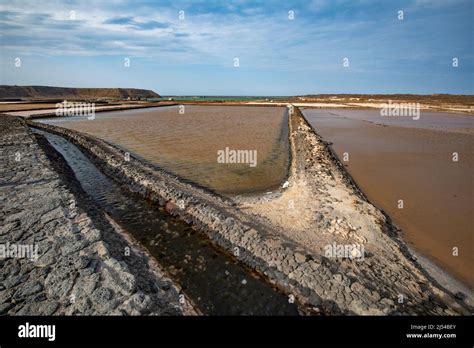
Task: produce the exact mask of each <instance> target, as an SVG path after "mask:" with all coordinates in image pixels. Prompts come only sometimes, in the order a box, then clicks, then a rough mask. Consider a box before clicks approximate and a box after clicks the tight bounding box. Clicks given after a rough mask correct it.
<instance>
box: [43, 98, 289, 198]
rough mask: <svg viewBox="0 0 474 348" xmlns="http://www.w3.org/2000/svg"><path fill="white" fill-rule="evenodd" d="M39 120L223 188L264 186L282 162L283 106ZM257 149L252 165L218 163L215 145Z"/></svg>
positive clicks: (271, 183)
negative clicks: (103, 141) (91, 137)
mask: <svg viewBox="0 0 474 348" xmlns="http://www.w3.org/2000/svg"><path fill="white" fill-rule="evenodd" d="M43 122H47V123H54V124H57V125H59V126H61V127H67V128H70V129H74V130H78V131H81V132H85V133H88V134H91V135H94V136H97V137H100V138H102V139H104V140H107V141H109V142H112V143H115V144H117V145H120V146H122V147H124V148H126V149H128V150H130V151H131V152H134V153H136V154H138V155H139V156H141V157H143V158H145V159H147V160H149V161H151V162H153V163H155V164H158V165H160V166H162V167H163V168H165V169H167V170H169V171H171V172H174V173H176V174H178V175H180V176H182V177H184V178H186V179H189V180H191V181H193V182H196V183H198V184H200V185H203V186H206V187H209V188H211V189H213V190H215V191H217V192H220V193H223V194H240V193H249V192H255V191H264V190H269V189H272V188H274V187H277V186H278V185H280V184H281V182H282V181H284V178H285V176H286V174H287V167H288V140H287V138H288V124H287V116H286V112H285V108H277V107H237V106H191V105H186V106H181V107H166V108H154V109H147V110H127V111H120V112H107V113H98V114H96V119H95V120H90V121H89V120H87V119H85V118H76V119H71V118H62V119H60V120H59V119H49V120H43ZM226 148H229V149H230V150H250V151H256V152H257V165H256V166H255V167H254V166H250V165H249V164H245V163H241V164H233V163H218V161H217V157H218V151H220V150H225V149H226Z"/></svg>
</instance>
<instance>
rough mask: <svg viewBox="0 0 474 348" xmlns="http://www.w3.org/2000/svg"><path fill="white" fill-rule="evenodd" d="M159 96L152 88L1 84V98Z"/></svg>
mask: <svg viewBox="0 0 474 348" xmlns="http://www.w3.org/2000/svg"><path fill="white" fill-rule="evenodd" d="M159 97H160V95H159V94H158V93H155V92H153V91H152V90H149V89H136V88H70V87H49V86H8V85H0V99H11V98H22V99H127V98H130V99H137V98H159Z"/></svg>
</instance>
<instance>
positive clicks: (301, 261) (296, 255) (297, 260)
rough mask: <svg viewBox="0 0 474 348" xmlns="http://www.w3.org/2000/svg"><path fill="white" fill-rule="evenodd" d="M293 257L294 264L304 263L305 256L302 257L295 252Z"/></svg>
mask: <svg viewBox="0 0 474 348" xmlns="http://www.w3.org/2000/svg"><path fill="white" fill-rule="evenodd" d="M294 256H295V260H296V262H298V263H303V262H306V256H305V255H303V254H301V253H299V252H296V253H295V255H294Z"/></svg>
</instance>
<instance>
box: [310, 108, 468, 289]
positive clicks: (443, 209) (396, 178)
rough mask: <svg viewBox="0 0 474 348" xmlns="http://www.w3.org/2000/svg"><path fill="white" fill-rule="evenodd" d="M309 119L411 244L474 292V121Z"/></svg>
mask: <svg viewBox="0 0 474 348" xmlns="http://www.w3.org/2000/svg"><path fill="white" fill-rule="evenodd" d="M304 114H305V116H306V117H307V119H308V121H309V122H310V123H311V124H312V125H313V126H314V128H315V129H316V131H317V132H318V133H319V134H320V135H321V136H322V137H323V138H324V139H325V140H327V141H330V142H332V143H333V145H332V146H333V148H334V150H335V151H336V153H337V154H338V156H339V158H343V153H344V152H347V153H348V154H349V161H348V162H345V164H346V166H347V169H348V170H349V172H350V173H351V175H352V176H353V177H354V179H355V181H356V182H357V183H358V184H359V186H360V187H361V188H362V190H363V191H364V192H365V193H366V194H367V196H368V197H369V199H370V200H371V201H373V202H374V203H375V204H376V205H378V206H379V207H381V208H383V209H384V210H385V211H387V213H388V214H389V215H390V217H392V218H393V220H394V222H395V223H396V225H398V226H399V227H400V228H401V229H402V230H403V232H404V235H405V237H406V239H407V240H408V241H409V242H410V243H412V244H413V246H414V247H415V248H416V249H418V250H419V251H421V252H422V253H423V254H425V255H427V256H429V257H430V258H431V259H432V260H434V261H436V262H437V263H438V264H439V265H441V266H443V267H444V268H445V269H447V270H449V271H450V272H451V273H452V274H454V275H457V277H458V278H460V279H461V280H463V281H464V282H465V283H467V284H468V285H470V286H471V287H472V286H473V285H474V273H472V269H473V267H474V243H473V239H472V238H473V236H472V231H473V229H472V226H473V224H474V220H473V207H474V206H473V194H472V193H473V181H472V178H473V177H472V173H473V169H474V153H473V151H474V138H473V136H472V134H473V133H472V131H473V128H472V122H468V123H466V122H467V121H466V117H473V116H460V115H453V114H442V113H438V114H436V115H435V117H434V118H431V119H430V118H429V117H430V116H429V114H425V113H423V112H422V114H421V117H420V121H421V120H422V119H423V118H425V122H424V123H423V124H421V123H417V121H411V123H410V121H409V120H407V119H405V118H400V117H391V118H390V122H391V123H392V124H397V125H403V127H396V126H389V127H387V126H382V125H379V124H378V123H385V121H383V119H385V118H382V117H381V116H380V114H375V113H374V111H361V110H357V111H354V110H310V109H307V110H304ZM377 115H378V116H377ZM377 117H378V119H377ZM380 119H382V121H381V120H380ZM362 120H372V121H374V122H375V123H369V122H363V121H362ZM409 124H417V125H418V126H417V127H408V126H407V125H409ZM461 128H462V129H461ZM433 129H437V130H433ZM445 130H447V131H445ZM454 152H456V153H458V156H459V160H458V161H457V162H456V161H453V153H454ZM399 200H403V209H399V207H398V201H399ZM454 247H457V248H458V250H459V255H458V256H454V255H453V248H454Z"/></svg>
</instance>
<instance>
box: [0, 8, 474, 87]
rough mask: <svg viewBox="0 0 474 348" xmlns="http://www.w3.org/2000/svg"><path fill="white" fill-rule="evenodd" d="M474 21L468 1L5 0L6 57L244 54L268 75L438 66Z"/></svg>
mask: <svg viewBox="0 0 474 348" xmlns="http://www.w3.org/2000/svg"><path fill="white" fill-rule="evenodd" d="M399 10H403V11H404V12H405V19H404V20H403V21H400V20H398V19H397V14H398V11H399ZM181 11H182V12H181ZM289 11H292V14H293V15H294V18H291V19H290V17H289ZM471 17H472V4H471V2H470V1H468V0H466V1H463V0H452V1H426V0H407V1H401V2H397V3H396V4H395V3H392V2H380V1H373V0H355V1H349V0H334V1H324V0H313V1H295V2H293V3H283V2H280V1H232V2H225V3H224V2H221V1H179V0H178V1H169V2H168V1H163V2H160V3H159V4H156V3H155V2H152V1H138V2H131V1H125V0H123V1H122V0H114V1H107V2H97V1H92V0H84V1H59V0H53V1H46V2H37V1H17V0H12V1H10V2H3V3H2V4H0V28H1V31H2V36H1V38H2V51H3V52H4V53H3V54H2V57H4V58H3V59H6V57H7V56H8V58H11V57H17V56H35V55H36V56H41V57H54V58H55V59H56V58H60V57H71V56H75V57H103V56H110V57H117V56H119V57H135V58H144V59H151V60H153V61H155V62H159V63H157V64H160V65H163V64H166V65H167V66H170V65H171V66H172V65H175V66H177V67H179V66H180V67H182V68H189V67H191V66H214V67H216V69H222V68H232V64H233V59H234V58H235V57H238V58H239V59H240V64H241V67H242V68H244V69H245V68H249V69H260V70H261V71H262V74H264V73H265V71H274V72H278V71H285V72H293V73H300V74H306V75H307V76H309V75H310V74H313V75H311V76H317V75H314V74H321V76H323V75H328V74H331V73H332V74H334V78H337V79H340V76H342V75H341V74H342V73H343V70H342V68H341V65H342V59H343V58H348V59H349V61H350V70H345V71H344V73H347V72H348V71H350V72H351V73H352V74H353V75H354V76H355V74H368V76H369V75H370V74H375V73H376V72H378V73H380V74H382V73H383V72H388V73H390V72H391V71H395V70H397V69H398V70H399V71H400V72H402V73H403V72H405V73H412V72H415V71H416V70H417V69H419V70H420V71H422V70H426V69H428V68H429V67H430V66H432V67H434V69H435V70H436V71H438V72H439V69H442V68H441V67H442V66H444V65H446V67H448V65H449V64H446V62H448V61H449V59H451V57H452V56H455V55H457V56H461V57H463V59H465V58H466V57H469V56H471V57H472V44H469V43H468V42H467V41H469V40H470V39H469V36H470V35H472V27H470V19H471ZM463 64H470V63H467V62H465V61H463ZM468 67H469V69H470V73H472V65H469V66H468ZM443 71H444V70H443ZM367 79H369V77H367Z"/></svg>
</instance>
